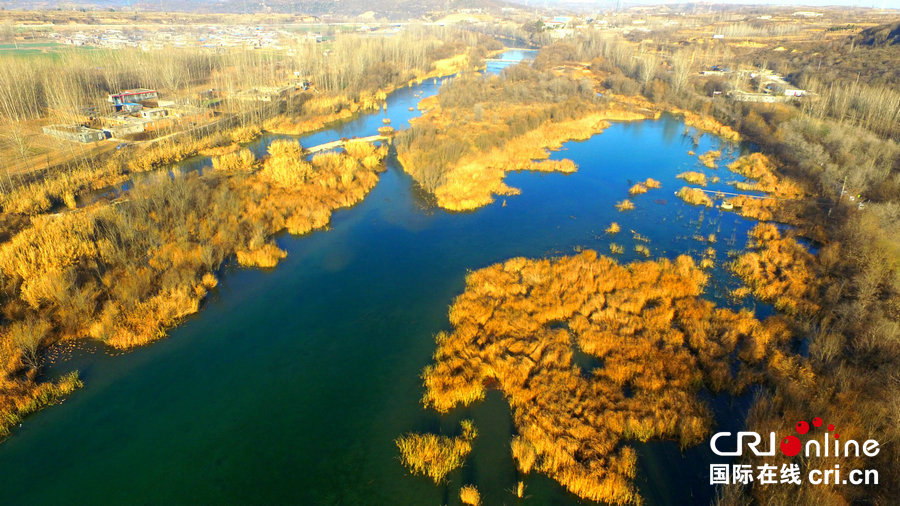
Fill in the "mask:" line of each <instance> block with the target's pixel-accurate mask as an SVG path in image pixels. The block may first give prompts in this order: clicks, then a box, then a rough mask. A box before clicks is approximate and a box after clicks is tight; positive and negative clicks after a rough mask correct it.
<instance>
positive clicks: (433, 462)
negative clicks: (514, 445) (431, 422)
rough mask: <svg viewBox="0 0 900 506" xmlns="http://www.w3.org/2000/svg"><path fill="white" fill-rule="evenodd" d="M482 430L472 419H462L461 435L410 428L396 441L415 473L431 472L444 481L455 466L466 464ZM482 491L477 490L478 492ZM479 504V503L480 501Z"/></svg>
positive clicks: (403, 461)
mask: <svg viewBox="0 0 900 506" xmlns="http://www.w3.org/2000/svg"><path fill="white" fill-rule="evenodd" d="M476 437H478V431H477V430H476V429H475V425H473V424H472V421H471V420H463V421H462V435H460V436H457V437H448V436H438V435H435V434H418V433H415V432H410V433H409V434H404V435H403V436H400V437H399V438H397V440H396V441H394V443H395V444H396V445H397V448H399V449H400V461H401V462H402V463H403V465H404V466H406V467H407V468H409V470H410V471H412V472H413V474H422V475H425V476H428V477H429V478H431V479H432V480H434V482H435V483H440V482H441V481H442V480H443V479H444V478H445V477H446V476H447V475H448V474H450V472H452V471H453V470H454V469H458V468H460V467H462V465H463V463H464V462H465V460H466V457H467V456H468V455H469V453H471V452H472V441H474V440H475V438H476ZM477 494H478V492H477V490H476V492H475V495H476V496H477ZM476 504H477V503H476Z"/></svg>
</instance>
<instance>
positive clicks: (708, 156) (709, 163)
mask: <svg viewBox="0 0 900 506" xmlns="http://www.w3.org/2000/svg"><path fill="white" fill-rule="evenodd" d="M720 156H722V151H719V150H717V151H707V152H706V153H704V154H702V155H700V156H698V157H697V158H698V159H699V160H700V163H702V164H703V165H704V166H706V167H708V168H710V169H715V168H716V160H718V159H719V157H720Z"/></svg>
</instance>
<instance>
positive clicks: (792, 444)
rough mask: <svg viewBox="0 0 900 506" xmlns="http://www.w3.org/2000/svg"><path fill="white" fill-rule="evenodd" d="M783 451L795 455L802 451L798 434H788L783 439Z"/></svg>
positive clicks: (791, 455) (788, 454)
mask: <svg viewBox="0 0 900 506" xmlns="http://www.w3.org/2000/svg"><path fill="white" fill-rule="evenodd" d="M781 453H783V454H785V455H787V456H788V457H793V456H794V455H797V454H798V453H800V440H799V439H797V437H796V436H788V437H786V438H784V439H782V440H781Z"/></svg>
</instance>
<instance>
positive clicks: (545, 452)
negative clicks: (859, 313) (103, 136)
mask: <svg viewBox="0 0 900 506" xmlns="http://www.w3.org/2000/svg"><path fill="white" fill-rule="evenodd" d="M707 279H708V276H707V274H705V273H704V272H703V271H702V270H701V269H700V268H698V267H697V266H696V265H695V264H694V261H693V260H692V259H690V258H689V257H687V256H681V257H678V258H677V259H675V260H674V261H669V260H659V261H646V262H637V263H632V264H628V265H620V264H618V263H616V262H615V261H614V260H611V259H609V258H607V257H602V256H598V255H597V254H596V253H595V252H593V251H585V252H584V253H582V254H580V255H576V256H570V257H561V258H555V259H536V260H529V259H525V258H513V259H510V260H507V261H506V262H503V263H500V264H495V265H492V266H490V267H486V268H484V269H480V270H478V271H474V272H472V273H470V274H469V275H468V276H467V278H466V290H465V292H463V294H462V295H460V296H459V297H457V298H456V300H455V301H454V303H453V306H452V307H451V308H450V323H451V324H452V325H453V330H452V331H451V332H448V333H443V332H442V333H440V334H438V336H437V338H436V341H437V351H436V352H435V354H434V363H433V364H432V365H429V366H428V367H427V368H426V369H425V371H424V373H423V375H422V377H423V379H424V385H425V396H424V399H423V403H424V404H425V406H427V407H430V408H433V409H435V410H437V411H438V412H442V413H443V412H447V411H449V410H450V409H452V408H454V407H456V406H459V405H468V404H471V403H473V402H477V401H479V400H481V399H483V398H484V395H485V390H486V389H488V388H496V389H498V390H500V391H501V392H502V393H503V394H504V396H505V397H506V399H507V401H508V402H509V404H510V407H511V408H512V412H513V422H514V425H515V429H516V432H517V435H516V437H515V438H514V439H513V440H512V441H511V443H510V444H511V449H512V453H513V456H514V458H515V459H516V461H517V463H518V466H519V470H520V472H522V473H523V474H527V473H528V472H531V471H532V470H534V471H537V472H540V473H544V474H546V475H548V476H550V477H551V478H553V479H554V480H556V481H558V482H559V483H560V484H562V485H563V486H565V487H566V488H567V489H568V490H570V491H571V492H572V493H574V494H576V495H578V496H580V497H582V498H585V499H590V500H595V501H603V502H610V503H635V502H640V501H641V499H640V496H639V495H638V493H637V490H636V488H635V486H634V477H635V472H636V471H635V469H636V460H637V456H636V454H635V451H634V449H633V448H632V447H631V446H630V445H629V444H628V442H629V441H647V440H649V439H656V438H666V439H675V440H677V441H679V442H680V444H681V445H682V446H688V445H692V444H696V443H698V442H699V441H701V440H702V438H703V437H705V435H706V433H707V432H708V430H709V427H710V424H711V423H712V418H711V414H710V411H709V407H708V406H707V405H706V404H705V403H704V402H703V401H701V400H700V399H699V398H698V396H697V394H698V392H699V391H700V390H701V389H703V388H706V389H709V390H712V391H728V392H732V393H738V392H741V391H742V390H743V389H744V388H746V387H747V385H749V384H751V383H755V382H760V381H764V380H766V379H767V378H768V376H769V375H770V370H771V369H773V368H774V369H775V370H780V368H783V367H784V363H783V362H784V361H785V360H787V355H786V353H788V352H787V346H788V344H789V342H790V341H791V338H792V334H791V331H790V329H789V328H788V326H787V325H786V324H785V322H784V321H783V320H781V319H780V318H777V317H776V318H770V319H768V320H765V321H760V320H758V319H756V318H755V317H754V315H753V314H752V313H751V312H749V311H746V310H744V311H733V310H730V309H725V308H720V307H716V305H715V304H713V303H712V302H709V301H707V300H705V299H703V298H702V292H703V289H704V285H705V284H706V282H707ZM575 350H579V351H580V352H581V353H585V354H588V355H590V356H593V357H595V358H596V359H597V360H598V363H600V364H602V365H599V366H597V367H596V368H594V369H591V370H582V369H581V368H580V367H579V366H577V365H575V363H574V362H573V354H574V353H575Z"/></svg>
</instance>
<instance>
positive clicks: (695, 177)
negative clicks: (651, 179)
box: [675, 170, 706, 186]
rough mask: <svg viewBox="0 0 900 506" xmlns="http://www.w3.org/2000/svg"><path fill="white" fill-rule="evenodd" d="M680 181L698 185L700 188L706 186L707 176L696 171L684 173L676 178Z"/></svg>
mask: <svg viewBox="0 0 900 506" xmlns="http://www.w3.org/2000/svg"><path fill="white" fill-rule="evenodd" d="M675 177H677V178H679V179H684V180H685V181H687V182H688V183H691V184H698V185H700V186H706V174H704V173H702V172H697V171H695V170H689V171H687V172H682V173H681V174H678V175H677V176H675Z"/></svg>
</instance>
